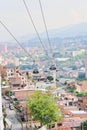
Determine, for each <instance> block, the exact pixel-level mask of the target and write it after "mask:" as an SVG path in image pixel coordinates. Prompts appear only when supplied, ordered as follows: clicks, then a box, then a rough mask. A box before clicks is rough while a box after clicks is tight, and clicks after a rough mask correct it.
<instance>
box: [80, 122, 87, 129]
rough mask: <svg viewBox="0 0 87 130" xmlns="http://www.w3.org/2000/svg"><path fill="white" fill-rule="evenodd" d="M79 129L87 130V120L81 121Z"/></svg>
mask: <svg viewBox="0 0 87 130" xmlns="http://www.w3.org/2000/svg"><path fill="white" fill-rule="evenodd" d="M79 130H87V120H85V121H84V122H82V123H81V126H80V129H79Z"/></svg>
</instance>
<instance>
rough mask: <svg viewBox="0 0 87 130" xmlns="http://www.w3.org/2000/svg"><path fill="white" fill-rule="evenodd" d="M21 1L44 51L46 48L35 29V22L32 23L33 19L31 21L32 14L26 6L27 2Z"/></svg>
mask: <svg viewBox="0 0 87 130" xmlns="http://www.w3.org/2000/svg"><path fill="white" fill-rule="evenodd" d="M23 3H24V5H25V8H26V11H27V13H28V16H29V18H30V20H31V22H32V25H33V27H34V29H35V32H36V34H37V36H38V39H39V41H40V43H41V45H42V47H43V49H44V51H46V48H45V46H44V44H43V42H42V40H41V38H40V35H39V33H38V31H37V28H36V26H35V24H34V21H33V18H32V16H31V13H30V10H29V8H28V6H27V3H26V2H25V0H23Z"/></svg>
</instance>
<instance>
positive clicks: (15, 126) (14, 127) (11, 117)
mask: <svg viewBox="0 0 87 130" xmlns="http://www.w3.org/2000/svg"><path fill="white" fill-rule="evenodd" d="M3 105H5V106H6V114H7V116H6V119H7V120H8V121H9V122H10V124H11V130H22V125H21V123H20V122H19V121H18V119H17V116H16V112H15V110H10V109H9V107H8V106H9V101H8V100H5V99H3Z"/></svg>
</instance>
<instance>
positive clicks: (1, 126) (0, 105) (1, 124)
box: [0, 75, 4, 130]
mask: <svg viewBox="0 0 87 130" xmlns="http://www.w3.org/2000/svg"><path fill="white" fill-rule="evenodd" d="M3 129H4V125H3V115H2V97H1V75H0V130H3Z"/></svg>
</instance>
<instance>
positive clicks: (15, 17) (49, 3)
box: [0, 0, 87, 42]
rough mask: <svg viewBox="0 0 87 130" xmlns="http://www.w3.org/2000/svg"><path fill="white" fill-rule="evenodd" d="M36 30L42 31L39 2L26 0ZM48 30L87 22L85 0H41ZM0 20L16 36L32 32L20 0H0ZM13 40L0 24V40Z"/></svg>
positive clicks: (86, 3)
mask: <svg viewBox="0 0 87 130" xmlns="http://www.w3.org/2000/svg"><path fill="white" fill-rule="evenodd" d="M26 2H27V4H28V7H29V10H30V12H31V16H32V18H33V20H34V23H35V25H36V28H37V30H38V31H39V33H40V32H44V31H45V29H44V24H43V21H42V16H41V11H40V7H39V2H38V1H37V0H32V1H29V0H27V1H26ZM41 3H42V5H43V10H44V16H45V19H46V24H47V28H48V30H52V29H58V28H60V27H64V26H66V25H70V24H77V23H82V22H87V17H86V12H87V7H86V5H87V1H86V0H83V1H82V0H61V1H60V0H41ZM0 20H1V21H2V22H3V23H4V24H6V25H7V27H8V28H9V29H10V30H11V32H12V33H13V34H14V35H15V36H16V37H17V38H20V37H21V36H25V35H27V34H29V35H30V34H34V33H35V30H34V28H33V26H32V24H31V21H30V19H29V17H28V15H27V12H26V9H25V7H24V4H23V1H22V0H8V1H6V0H3V1H2V0H0ZM9 40H13V39H12V38H11V36H9V34H8V32H6V30H5V29H4V28H3V27H2V25H0V41H1V42H2V41H3V42H4V41H9Z"/></svg>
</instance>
